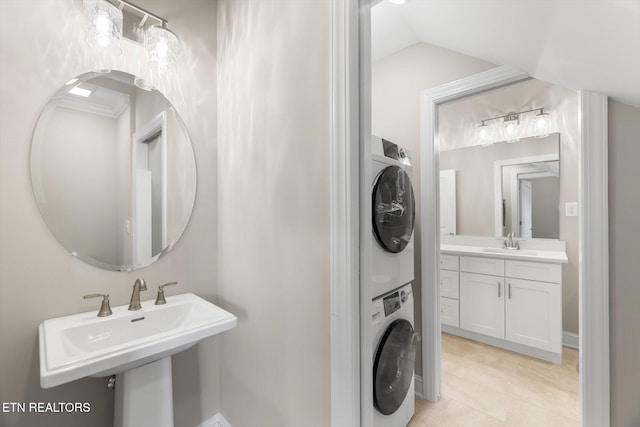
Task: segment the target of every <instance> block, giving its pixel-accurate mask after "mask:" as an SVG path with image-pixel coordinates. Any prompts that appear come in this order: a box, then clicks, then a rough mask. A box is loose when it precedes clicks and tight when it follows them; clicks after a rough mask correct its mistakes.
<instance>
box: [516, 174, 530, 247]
mask: <svg viewBox="0 0 640 427" xmlns="http://www.w3.org/2000/svg"><path fill="white" fill-rule="evenodd" d="M519 187H520V189H519V193H518V195H519V199H520V204H519V207H518V214H519V216H520V237H524V238H527V239H530V238H531V237H532V236H533V232H532V228H531V227H532V224H531V181H527V180H526V179H521V180H520V185H519Z"/></svg>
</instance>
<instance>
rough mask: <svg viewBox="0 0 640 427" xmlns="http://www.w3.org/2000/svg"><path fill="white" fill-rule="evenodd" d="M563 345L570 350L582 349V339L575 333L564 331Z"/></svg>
mask: <svg viewBox="0 0 640 427" xmlns="http://www.w3.org/2000/svg"><path fill="white" fill-rule="evenodd" d="M562 345H563V346H565V347H569V348H575V349H576V350H579V349H580V337H579V336H578V334H574V333H573V332H567V331H562Z"/></svg>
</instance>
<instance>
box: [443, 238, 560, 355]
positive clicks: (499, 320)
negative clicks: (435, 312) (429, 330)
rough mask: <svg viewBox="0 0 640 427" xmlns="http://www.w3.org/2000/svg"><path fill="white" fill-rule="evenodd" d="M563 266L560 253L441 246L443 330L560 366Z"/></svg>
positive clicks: (467, 246) (468, 246)
mask: <svg viewBox="0 0 640 427" xmlns="http://www.w3.org/2000/svg"><path fill="white" fill-rule="evenodd" d="M559 243H563V242H559ZM554 249H556V248H554ZM566 262H568V260H567V256H566V253H565V251H564V250H548V248H544V249H541V250H532V249H523V250H511V249H503V248H500V247H482V246H471V245H446V244H443V245H442V246H441V252H440V310H441V313H440V319H441V323H442V330H443V331H444V332H448V333H451V334H454V335H459V336H462V337H465V338H469V339H473V340H475V341H480V342H484V343H487V344H490V345H494V346H497V347H501V348H505V349H507V350H511V351H516V352H519V353H523V354H526V355H529V356H532V357H537V358H540V359H544V360H547V361H551V362H554V363H560V361H561V358H562V264H563V263H566Z"/></svg>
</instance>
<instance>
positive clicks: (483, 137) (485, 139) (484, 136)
mask: <svg viewBox="0 0 640 427" xmlns="http://www.w3.org/2000/svg"><path fill="white" fill-rule="evenodd" d="M478 140H479V141H480V145H482V146H483V147H487V146H489V145H491V144H492V141H491V139H490V138H489V125H487V124H486V123H485V122H484V121H483V122H482V123H481V124H480V126H478Z"/></svg>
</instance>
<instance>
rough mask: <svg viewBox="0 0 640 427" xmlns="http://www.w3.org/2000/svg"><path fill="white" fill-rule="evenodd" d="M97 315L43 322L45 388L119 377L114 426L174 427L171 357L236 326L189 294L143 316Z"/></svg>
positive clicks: (121, 311)
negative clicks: (99, 378) (88, 377)
mask: <svg viewBox="0 0 640 427" xmlns="http://www.w3.org/2000/svg"><path fill="white" fill-rule="evenodd" d="M127 308H128V305H122V306H119V307H115V308H113V314H112V315H111V316H108V317H97V316H96V314H97V310H94V311H90V312H86V313H80V314H74V315H71V316H65V317H58V318H55V319H49V320H45V321H44V322H42V323H41V324H40V326H39V328H38V335H39V342H40V385H41V387H42V388H49V387H54V386H57V385H60V384H64V383H67V382H70V381H73V380H77V379H79V378H83V377H87V376H91V377H106V376H111V375H114V374H115V375H116V401H115V419H114V424H115V425H116V426H136V427H138V426H140V427H142V426H145V425H149V426H154V427H158V426H172V425H173V399H172V389H171V387H172V386H171V384H172V381H171V355H172V354H175V353H178V352H180V351H183V350H186V349H187V348H189V347H191V346H193V345H195V344H196V343H198V341H200V340H203V339H204V338H207V337H210V336H212V335H215V334H218V333H220V332H223V331H226V330H228V329H231V328H233V327H235V326H236V324H237V321H238V319H237V318H236V316H234V315H233V314H231V313H229V312H227V311H225V310H223V309H221V308H220V307H217V306H215V305H214V304H211V303H210V302H208V301H205V300H204V299H202V298H200V297H198V296H196V295H194V294H191V293H186V294H181V295H175V296H171V297H167V303H166V304H165V305H154V301H153V300H151V301H144V302H143V303H142V309H140V310H137V311H129V310H128V309H127Z"/></svg>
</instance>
